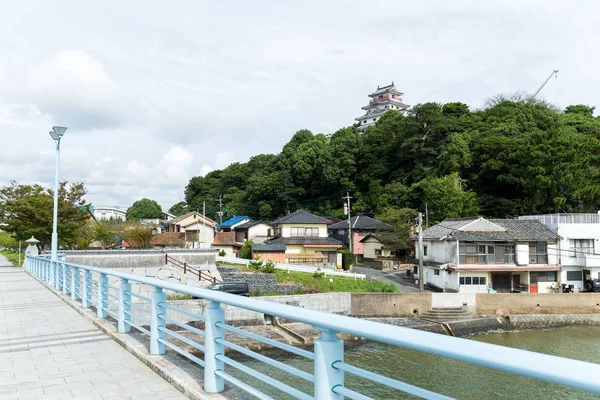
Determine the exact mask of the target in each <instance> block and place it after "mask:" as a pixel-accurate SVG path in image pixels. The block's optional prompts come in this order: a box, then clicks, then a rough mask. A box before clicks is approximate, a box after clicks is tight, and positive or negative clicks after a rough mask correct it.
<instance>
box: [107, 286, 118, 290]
mask: <svg viewBox="0 0 600 400" xmlns="http://www.w3.org/2000/svg"><path fill="white" fill-rule="evenodd" d="M107 288H108V289H112V290H114V291H115V292H118V291H119V288H118V287H116V286H113V285H108V286H107Z"/></svg>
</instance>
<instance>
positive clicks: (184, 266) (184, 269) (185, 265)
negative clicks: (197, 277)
mask: <svg viewBox="0 0 600 400" xmlns="http://www.w3.org/2000/svg"><path fill="white" fill-rule="evenodd" d="M186 272H187V263H183V273H184V274H185V273H186Z"/></svg>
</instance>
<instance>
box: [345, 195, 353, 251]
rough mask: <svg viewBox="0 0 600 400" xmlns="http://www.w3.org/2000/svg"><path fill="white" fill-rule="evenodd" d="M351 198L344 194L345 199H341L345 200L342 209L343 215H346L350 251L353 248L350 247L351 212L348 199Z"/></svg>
mask: <svg viewBox="0 0 600 400" xmlns="http://www.w3.org/2000/svg"><path fill="white" fill-rule="evenodd" d="M351 198H352V197H350V193H349V192H346V197H342V199H344V200H346V203H344V209H345V214H346V215H348V247H349V248H350V251H353V248H352V247H353V246H352V224H351V222H352V216H351V212H350V199H351Z"/></svg>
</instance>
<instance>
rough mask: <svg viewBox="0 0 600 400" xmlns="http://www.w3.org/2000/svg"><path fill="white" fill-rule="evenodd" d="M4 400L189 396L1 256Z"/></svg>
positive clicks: (0, 382)
mask: <svg viewBox="0 0 600 400" xmlns="http://www.w3.org/2000/svg"><path fill="white" fill-rule="evenodd" d="M0 398H1V399H3V400H8V399H36V400H42V399H43V400H50V399H60V400H62V399H71V398H78V399H119V400H121V399H149V398H151V399H165V400H170V399H186V398H187V397H185V396H184V395H183V394H182V393H181V392H179V391H178V390H177V389H175V388H174V387H173V386H171V385H170V384H169V383H168V382H167V381H165V380H164V379H163V378H161V377H160V376H159V375H158V374H156V373H155V372H154V371H152V370H151V369H150V368H149V367H148V366H146V365H145V364H143V363H142V362H141V361H140V360H138V359H137V358H136V357H134V356H133V355H131V354H130V353H128V352H127V351H126V350H125V349H124V348H122V347H121V346H119V344H117V343H116V342H115V341H114V340H112V339H111V338H109V337H108V336H107V335H106V334H104V333H103V332H102V331H100V330H99V329H98V328H96V327H95V326H94V325H93V324H92V323H91V322H90V321H89V320H87V319H86V318H85V317H83V316H82V315H80V314H79V313H77V311H75V310H73V309H72V308H71V307H69V305H67V304H66V303H64V302H63V301H62V300H60V299H59V298H58V297H56V295H54V294H53V293H52V292H51V291H49V290H48V289H46V288H45V287H43V286H42V284H40V283H39V282H37V281H36V280H35V279H33V278H32V277H31V276H29V275H28V274H27V273H25V272H24V271H23V270H22V269H18V268H16V267H14V266H12V264H10V263H9V262H8V261H7V260H6V258H5V257H4V256H2V255H0Z"/></svg>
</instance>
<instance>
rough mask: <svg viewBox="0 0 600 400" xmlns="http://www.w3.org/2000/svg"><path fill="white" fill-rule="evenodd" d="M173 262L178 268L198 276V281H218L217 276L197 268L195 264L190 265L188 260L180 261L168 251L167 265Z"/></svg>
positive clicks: (166, 255) (166, 256)
mask: <svg viewBox="0 0 600 400" xmlns="http://www.w3.org/2000/svg"><path fill="white" fill-rule="evenodd" d="M169 263H171V264H172V265H174V266H175V267H177V268H180V269H182V270H183V273H184V274H186V273H187V272H188V271H189V272H190V273H191V274H192V275H195V276H197V277H198V281H202V279H204V280H205V281H208V282H212V283H217V278H216V277H214V276H212V275H211V274H210V273H206V272H203V271H202V270H201V269H198V268H195V267H194V266H193V265H188V264H187V262H182V261H179V260H178V259H176V258H174V257H171V256H170V255H168V254H167V253H165V265H168V264H169Z"/></svg>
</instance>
